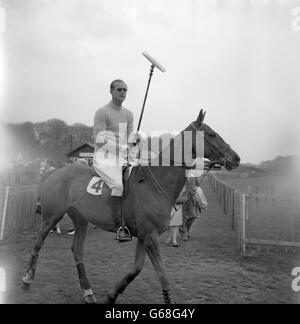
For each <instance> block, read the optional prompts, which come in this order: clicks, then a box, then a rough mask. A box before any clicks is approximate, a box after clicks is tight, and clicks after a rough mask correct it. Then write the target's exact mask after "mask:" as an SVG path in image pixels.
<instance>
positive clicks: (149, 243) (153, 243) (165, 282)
mask: <svg viewBox="0 0 300 324" xmlns="http://www.w3.org/2000/svg"><path fill="white" fill-rule="evenodd" d="M146 249H147V254H148V256H149V259H150V260H151V262H152V265H153V267H154V269H155V271H156V273H157V275H158V279H159V281H160V283H161V286H162V292H163V299H164V302H165V303H166V304H174V301H173V299H172V298H171V296H170V284H169V277H168V273H167V270H166V267H165V265H164V262H163V260H162V256H161V252H160V247H159V241H158V234H156V233H155V234H152V235H151V236H149V237H148V238H147V240H146Z"/></svg>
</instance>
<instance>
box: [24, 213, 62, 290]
mask: <svg viewBox="0 0 300 324" xmlns="http://www.w3.org/2000/svg"><path fill="white" fill-rule="evenodd" d="M57 222H58V220H56V219H50V218H48V219H44V220H43V223H42V225H41V229H40V231H39V233H38V236H37V238H36V241H35V244H34V248H33V251H32V253H31V257H30V261H29V266H28V269H27V271H26V274H25V277H24V278H22V282H23V289H25V290H27V289H29V287H30V285H31V283H32V281H33V279H34V277H35V273H36V267H37V261H38V257H39V252H40V250H41V248H42V246H43V245H44V242H45V239H46V237H47V235H48V234H49V232H50V231H51V229H52V228H53V227H54V226H55V225H56V223H57Z"/></svg>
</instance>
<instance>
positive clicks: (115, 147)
mask: <svg viewBox="0 0 300 324" xmlns="http://www.w3.org/2000/svg"><path fill="white" fill-rule="evenodd" d="M127 91H128V88H127V85H126V83H125V82H124V81H123V80H114V81H113V82H112V83H111V85H110V93H111V96H112V100H111V101H110V103H108V104H106V105H105V106H103V107H102V108H100V109H98V110H97V112H96V114H95V118H94V139H95V155H94V163H93V167H94V170H95V171H96V173H97V174H98V175H100V177H101V178H102V179H103V180H104V182H105V183H106V185H107V186H108V187H109V188H110V189H111V196H112V204H111V206H112V214H113V215H114V217H115V218H116V224H117V228H118V229H117V239H118V240H119V242H126V241H128V240H131V235H130V233H129V230H128V229H127V227H126V226H125V222H124V219H123V218H122V195H123V190H124V188H123V180H122V170H123V168H124V167H125V166H126V165H127V162H128V161H127V160H128V158H127V152H128V151H127V150H128V144H129V148H130V147H132V145H133V144H134V143H128V137H129V135H130V134H131V133H132V132H133V114H132V112H131V111H130V110H128V109H127V108H125V107H123V102H124V101H125V99H126V94H127Z"/></svg>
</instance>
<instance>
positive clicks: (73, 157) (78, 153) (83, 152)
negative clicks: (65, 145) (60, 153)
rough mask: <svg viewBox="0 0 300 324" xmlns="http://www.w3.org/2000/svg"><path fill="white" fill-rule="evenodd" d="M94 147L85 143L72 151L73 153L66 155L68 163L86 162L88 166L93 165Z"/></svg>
mask: <svg viewBox="0 0 300 324" xmlns="http://www.w3.org/2000/svg"><path fill="white" fill-rule="evenodd" d="M94 149H95V146H94V144H92V143H85V144H82V145H80V146H79V147H77V148H76V149H74V150H73V151H71V152H69V153H67V159H68V161H71V162H72V163H74V162H77V161H78V160H82V159H84V160H86V161H87V163H88V164H89V165H92V164H93V156H94Z"/></svg>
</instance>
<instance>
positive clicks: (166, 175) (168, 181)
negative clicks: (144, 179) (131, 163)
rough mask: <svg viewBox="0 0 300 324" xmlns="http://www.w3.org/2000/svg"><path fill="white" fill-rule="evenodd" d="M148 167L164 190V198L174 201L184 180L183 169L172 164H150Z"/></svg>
mask: <svg viewBox="0 0 300 324" xmlns="http://www.w3.org/2000/svg"><path fill="white" fill-rule="evenodd" d="M149 168H150V170H151V172H152V174H153V176H154V177H155V180H156V181H157V182H158V183H159V185H160V186H161V187H162V189H163V190H164V191H165V193H166V198H167V197H168V198H169V200H170V202H172V203H174V202H175V200H176V199H177V197H178V196H179V194H180V192H181V190H182V188H183V186H184V184H185V182H186V177H185V170H184V169H183V168H181V167H174V166H152V167H151V166H150V167H149ZM154 185H156V184H155V183H154Z"/></svg>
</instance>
